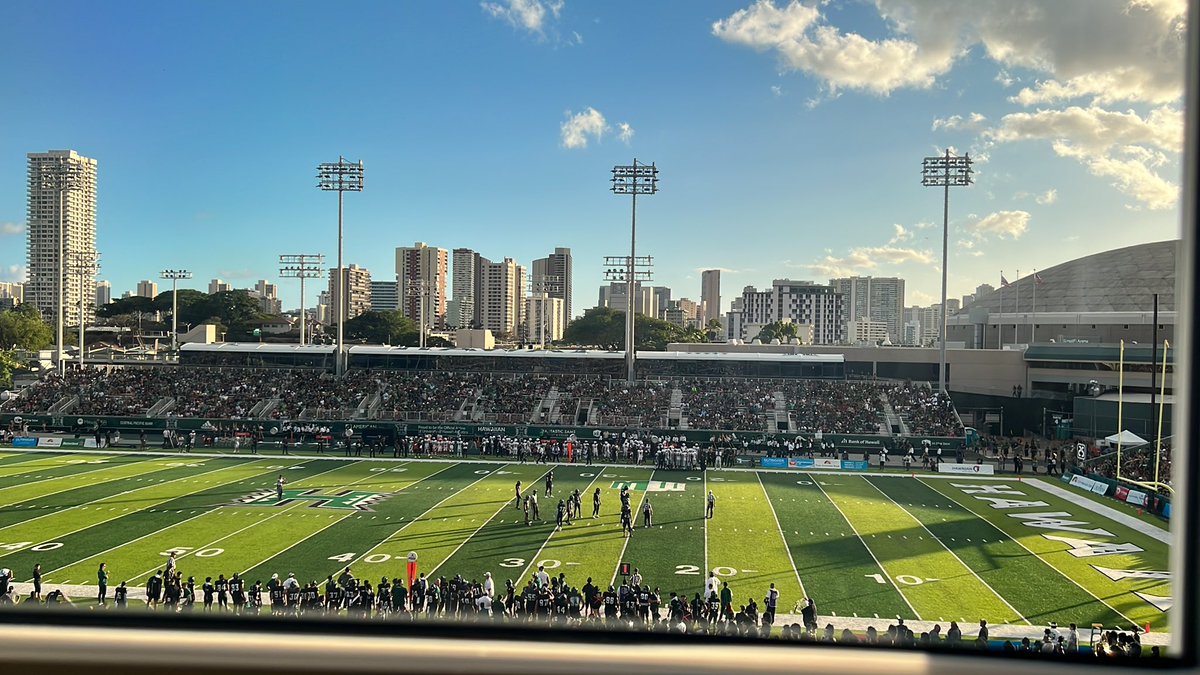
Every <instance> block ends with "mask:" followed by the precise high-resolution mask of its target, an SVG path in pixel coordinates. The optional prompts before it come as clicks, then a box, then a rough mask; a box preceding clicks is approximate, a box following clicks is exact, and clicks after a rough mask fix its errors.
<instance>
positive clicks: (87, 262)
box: [70, 251, 100, 368]
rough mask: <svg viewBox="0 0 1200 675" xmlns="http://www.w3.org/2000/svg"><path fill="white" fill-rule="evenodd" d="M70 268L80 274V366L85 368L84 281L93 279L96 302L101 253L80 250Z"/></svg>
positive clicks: (93, 293) (93, 298)
mask: <svg viewBox="0 0 1200 675" xmlns="http://www.w3.org/2000/svg"><path fill="white" fill-rule="evenodd" d="M70 268H71V271H72V272H74V273H75V274H78V275H79V367H80V368H83V345H84V342H83V340H84V332H83V331H84V325H85V324H86V320H85V319H86V316H87V314H86V313H85V311H84V307H85V306H84V299H85V298H86V297H87V296H86V295H85V294H84V292H83V289H84V286H83V282H84V280H85V279H87V278H89V277H90V278H91V279H92V301H93V302H95V297H96V283H95V280H96V275H97V274H99V273H100V254H99V253H95V252H87V251H80V252H78V253H76V254H75V257H74V258H72V260H71V263H70Z"/></svg>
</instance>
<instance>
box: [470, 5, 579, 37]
mask: <svg viewBox="0 0 1200 675" xmlns="http://www.w3.org/2000/svg"><path fill="white" fill-rule="evenodd" d="M564 4H565V2H564V0H499V1H498V2H481V3H479V6H480V7H482V8H483V11H484V13H485V14H487V15H488V16H491V17H493V18H496V19H503V20H504V21H507V22H508V23H509V25H511V26H512V27H513V28H516V29H519V30H523V31H525V32H527V33H531V34H533V35H537V36H538V37H542V38H544V37H545V36H546V27H547V24H548V23H549V22H550V21H553V20H556V19H558V17H559V15H561V14H562V10H563V6H564ZM574 36H575V39H576V41H577V42H579V43H582V42H583V37H582V36H580V35H579V34H578V33H574Z"/></svg>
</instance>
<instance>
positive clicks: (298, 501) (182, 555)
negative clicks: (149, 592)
mask: <svg viewBox="0 0 1200 675" xmlns="http://www.w3.org/2000/svg"><path fill="white" fill-rule="evenodd" d="M368 461H370V460H368ZM403 464H404V463H401V466H403ZM354 467H355V464H349V465H347V466H337V467H334V468H332V469H330V470H329V471H322V472H321V473H319V474H316V475H315V476H309V477H308V478H305V479H304V480H302V481H300V482H301V483H303V482H307V481H310V480H313V479H314V478H319V477H320V476H324V475H325V474H327V473H331V472H334V471H338V470H340V469H345V468H354ZM368 478H378V475H377V474H375V473H370V472H368V473H367V475H365V476H363V477H362V478H359V479H356V480H353V481H350V482H349V483H343V484H341V485H339V486H337V488H345V487H350V486H351V485H357V484H358V483H361V482H363V481H364V480H367V479H368ZM302 505H304V502H303V501H301V500H297V501H296V503H295V504H292V505H291V506H287V507H284V508H283V509H281V510H280V511H279V513H276V514H274V515H270V516H267V517H266V518H264V519H262V520H259V521H258V522H254V523H250V524H249V525H247V526H246V527H243V528H241V529H240V530H237V531H235V532H230V533H229V534H227V535H225V536H223V537H220V538H218V539H214V540H213V541H210V542H209V543H207V544H205V545H203V546H197V547H196V548H194V549H192V550H191V551H190V552H185V553H183V554H180V555H177V556H175V559H176V560H182V559H183V558H186V557H187V556H188V555H190V554H191V553H195V552H196V551H203V550H204V549H206V548H212V547H213V546H215V545H216V544H219V543H221V542H223V541H225V540H226V539H229V538H231V537H233V536H235V535H238V534H241V533H242V532H245V531H246V530H249V529H250V528H252V527H257V526H259V525H262V524H264V523H266V522H268V521H271V520H274V519H275V518H278V517H279V516H282V515H283V514H285V513H287V512H289V511H291V510H292V509H295V508H298V507H300V506H302ZM347 515H350V514H347ZM338 520H341V519H340V518H337V519H334V522H337V521H338ZM321 529H325V528H321ZM309 536H312V535H309ZM306 538H307V537H306ZM297 543H299V542H297ZM293 545H294V544H293ZM159 567H160V565H155V566H154V567H151V568H150V569H149V570H147V571H145V572H142V573H141V574H139V575H137V576H135V577H133V578H131V579H130V581H131V582H136V581H138V580H139V579H141V578H142V577H144V576H146V575H148V574H150V573H151V572H153V571H154V570H156V569H158V568H159ZM247 569H254V568H252V567H251V568H247Z"/></svg>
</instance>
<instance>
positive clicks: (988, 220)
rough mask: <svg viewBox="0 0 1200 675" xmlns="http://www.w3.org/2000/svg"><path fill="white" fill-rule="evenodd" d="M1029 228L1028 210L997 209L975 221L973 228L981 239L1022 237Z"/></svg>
mask: <svg viewBox="0 0 1200 675" xmlns="http://www.w3.org/2000/svg"><path fill="white" fill-rule="evenodd" d="M1027 229H1029V212H1028V211H997V212H995V213H991V214H988V215H987V216H984V217H983V218H981V219H979V220H977V221H975V223H974V224H973V225H971V230H972V231H973V233H974V234H975V236H976V237H977V238H978V239H980V240H986V239H988V238H990V237H996V238H998V239H1005V238H1007V239H1020V238H1021V235H1023V234H1025V230H1027Z"/></svg>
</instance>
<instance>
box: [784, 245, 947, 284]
mask: <svg viewBox="0 0 1200 675" xmlns="http://www.w3.org/2000/svg"><path fill="white" fill-rule="evenodd" d="M907 263H919V264H923V265H929V264H932V263H933V254H932V253H930V252H929V251H919V250H917V249H914V248H904V247H898V246H891V245H887V246H860V247H858V248H852V249H850V251H849V252H848V253H847V254H846V255H844V256H834V255H829V254H827V255H825V257H823V258H821V259H820V260H818V261H817V262H815V263H811V264H808V265H802V267H805V268H807V269H810V270H812V271H813V272H815V273H817V274H820V275H822V276H828V277H844V276H853V275H855V274H863V273H865V272H870V271H872V270H875V269H877V268H879V266H880V265H903V264H907Z"/></svg>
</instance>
